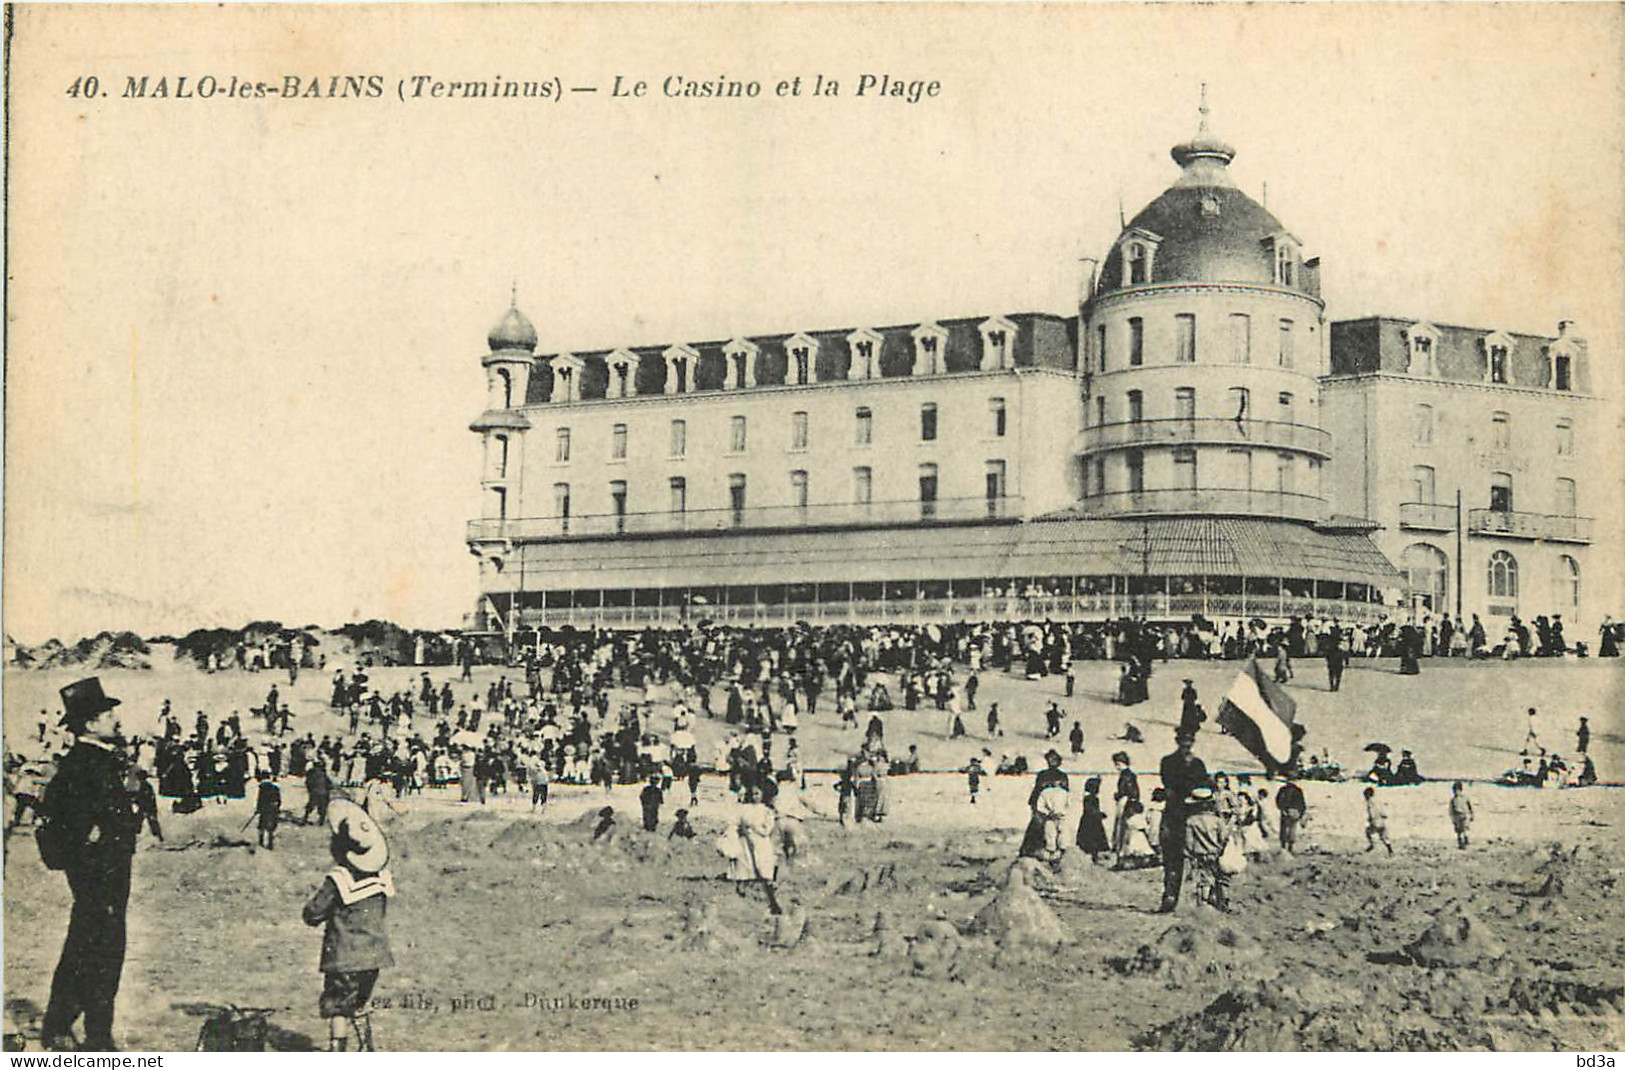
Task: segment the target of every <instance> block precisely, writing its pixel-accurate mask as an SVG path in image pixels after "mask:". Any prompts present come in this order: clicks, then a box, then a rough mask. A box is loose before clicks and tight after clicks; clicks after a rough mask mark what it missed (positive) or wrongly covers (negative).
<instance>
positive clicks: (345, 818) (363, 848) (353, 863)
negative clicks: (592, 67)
mask: <svg viewBox="0 0 1625 1070" xmlns="http://www.w3.org/2000/svg"><path fill="white" fill-rule="evenodd" d="M327 827H328V829H329V830H330V831H331V832H332V833H333V839H334V841H335V844H336V845H337V846H338V847H339V848H340V852H341V856H342V858H343V861H344V864H345V865H347V866H349V867H350V868H351V869H353V870H355V871H356V872H357V873H377V872H379V871H381V870H382V869H383V868H384V867H385V866H387V865H389V841H388V840H386V839H385V838H384V833H383V830H382V829H380V828H379V827H378V823H377V822H376V821H374V820H373V819H372V816H371V815H370V814H368V813H367V811H365V810H363V809H362V808H361V807H360V806H358V805H356V804H355V803H353V802H351V801H350V800H349V799H343V798H339V799H334V800H333V801H332V802H331V803H329V804H328V807H327Z"/></svg>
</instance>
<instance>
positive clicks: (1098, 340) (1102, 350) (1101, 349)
mask: <svg viewBox="0 0 1625 1070" xmlns="http://www.w3.org/2000/svg"><path fill="white" fill-rule="evenodd" d="M1095 360H1096V361H1097V366H1098V367H1099V369H1100V370H1101V371H1105V370H1106V325H1105V324H1104V323H1102V324H1101V325H1100V326H1099V327H1096V328H1095Z"/></svg>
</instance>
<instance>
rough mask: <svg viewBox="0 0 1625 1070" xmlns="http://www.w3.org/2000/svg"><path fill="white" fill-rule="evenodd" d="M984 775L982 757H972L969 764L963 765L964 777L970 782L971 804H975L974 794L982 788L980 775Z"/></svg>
mask: <svg viewBox="0 0 1625 1070" xmlns="http://www.w3.org/2000/svg"><path fill="white" fill-rule="evenodd" d="M986 775H987V773H986V771H985V770H984V769H983V768H982V759H980V758H972V759H971V760H970V764H969V765H967V766H966V767H965V779H966V781H968V782H969V784H970V802H971V805H972V806H975V805H976V795H977V793H978V792H980V791H981V790H982V777H984V776H986Z"/></svg>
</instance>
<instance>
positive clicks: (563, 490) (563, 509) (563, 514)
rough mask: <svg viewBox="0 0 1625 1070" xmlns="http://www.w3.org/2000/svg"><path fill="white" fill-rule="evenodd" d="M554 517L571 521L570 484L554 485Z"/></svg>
mask: <svg viewBox="0 0 1625 1070" xmlns="http://www.w3.org/2000/svg"><path fill="white" fill-rule="evenodd" d="M553 515H554V516H556V517H558V518H559V519H561V520H569V519H570V484H568V483H555V484H553Z"/></svg>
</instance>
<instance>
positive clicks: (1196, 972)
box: [1107, 915, 1264, 985]
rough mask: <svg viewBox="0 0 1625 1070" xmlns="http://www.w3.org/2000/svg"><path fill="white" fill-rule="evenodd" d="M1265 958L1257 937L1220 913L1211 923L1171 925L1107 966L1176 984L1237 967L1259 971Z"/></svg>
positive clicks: (1132, 974) (1122, 972)
mask: <svg viewBox="0 0 1625 1070" xmlns="http://www.w3.org/2000/svg"><path fill="white" fill-rule="evenodd" d="M1263 957H1264V949H1263V946H1262V945H1261V944H1259V942H1258V941H1257V940H1255V939H1253V937H1251V936H1249V935H1248V934H1247V933H1245V932H1243V931H1242V930H1240V929H1238V928H1236V927H1235V926H1234V925H1231V924H1229V923H1228V921H1226V920H1225V919H1224V918H1223V916H1222V915H1218V916H1215V918H1214V919H1213V923H1212V924H1202V923H1193V922H1180V923H1178V924H1177V925H1173V926H1170V927H1169V928H1167V929H1165V930H1163V933H1162V935H1161V936H1159V937H1157V939H1156V941H1155V942H1153V943H1149V944H1141V945H1140V947H1139V950H1137V951H1136V952H1135V953H1134V954H1133V955H1130V956H1128V957H1127V958H1116V959H1108V960H1107V965H1108V966H1110V967H1111V968H1112V969H1113V970H1115V971H1116V972H1118V973H1121V974H1124V975H1125V976H1130V977H1133V976H1147V975H1150V976H1158V977H1163V978H1166V979H1167V980H1168V982H1169V984H1170V985H1174V984H1184V983H1186V982H1188V981H1191V980H1194V979H1196V978H1198V977H1202V976H1210V975H1214V974H1218V973H1222V972H1225V971H1228V970H1234V969H1238V968H1245V969H1249V970H1255V972H1256V967H1257V966H1258V964H1259V963H1260V962H1261V960H1262V959H1263Z"/></svg>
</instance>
